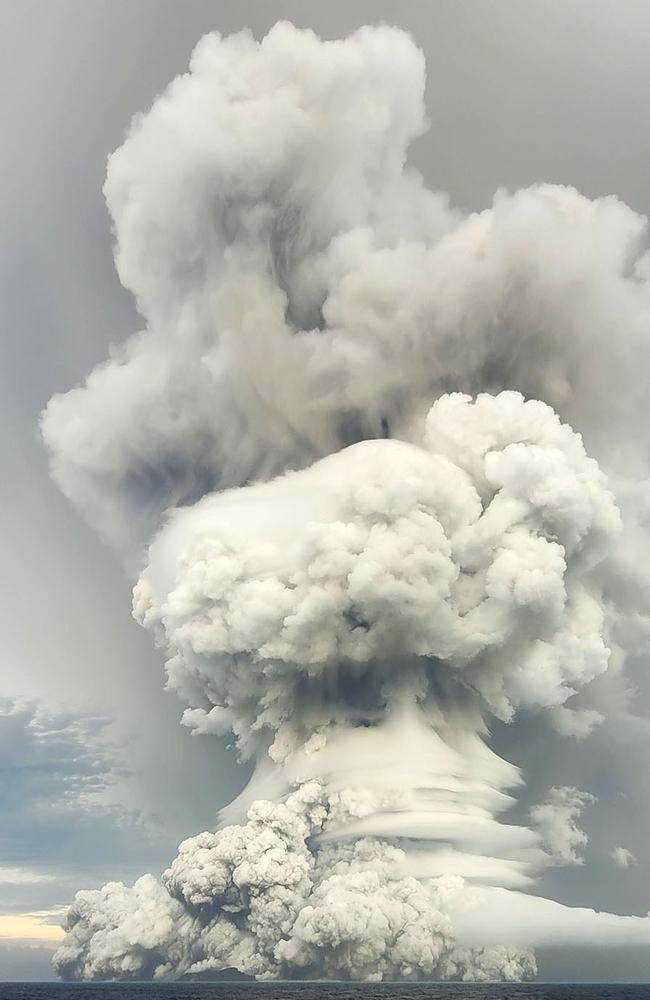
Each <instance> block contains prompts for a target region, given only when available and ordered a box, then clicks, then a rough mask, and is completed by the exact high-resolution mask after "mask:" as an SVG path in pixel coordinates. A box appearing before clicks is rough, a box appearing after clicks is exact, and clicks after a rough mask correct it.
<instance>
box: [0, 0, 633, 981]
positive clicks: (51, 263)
mask: <svg viewBox="0 0 650 1000" xmlns="http://www.w3.org/2000/svg"><path fill="white" fill-rule="evenodd" d="M282 18H288V19H290V20H292V21H294V23H296V24H298V25H300V26H306V27H311V28H313V29H314V30H316V31H317V32H318V33H319V34H321V35H322V36H323V37H326V38H334V37H337V36H340V35H343V34H347V33H348V32H349V31H350V30H352V29H354V28H356V27H358V26H359V25H361V24H364V23H368V22H377V21H381V20H384V21H387V22H390V23H393V24H397V25H398V26H400V27H402V28H405V29H407V30H409V31H411V32H412V34H413V35H414V37H415V39H416V41H417V43H418V44H419V45H420V47H421V48H422V49H423V50H424V53H425V56H426V60H427V68H428V88H427V105H428V113H429V117H430V120H431V130H430V132H429V133H428V135H427V136H425V137H424V138H423V139H421V140H419V141H418V143H417V144H416V146H415V148H414V150H413V156H412V160H413V162H414V163H415V164H416V165H417V166H418V167H419V168H420V170H421V171H422V172H423V173H424V175H425V178H426V180H427V183H428V185H429V186H432V187H436V188H441V189H443V190H446V191H449V192H450V194H451V198H452V202H453V203H455V204H457V205H459V206H460V207H461V208H463V209H468V210H474V209H479V208H482V207H485V206H487V205H488V204H489V203H490V201H491V199H492V196H493V194H494V192H495V190H496V189H497V188H499V187H507V188H509V189H515V188H519V187H524V186H527V185H529V184H531V183H533V182H535V181H553V182H558V183H565V184H572V185H575V186H576V187H578V188H579V189H580V190H581V191H582V192H583V193H584V194H586V195H588V196H590V197H595V196H598V195H603V194H610V193H616V194H617V195H619V196H620V197H621V198H622V199H623V200H625V201H626V202H628V204H630V205H631V206H632V207H633V208H634V209H636V210H637V211H640V212H643V213H648V212H650V170H649V167H650V127H649V125H650V122H649V114H648V110H647V106H648V93H649V92H650V60H648V50H649V46H650V5H648V3H647V2H646V0H563V2H558V0H431V2H423V0H415V2H411V0H400V2H399V3H395V2H392V3H389V2H386V0H372V2H370V0H368V2H366V0H343V2H339V0H329V2H328V3H326V4H325V3H324V4H315V3H311V2H305V0H294V2H279V0H278V2H264V0H236V2H224V0H137V2H133V0H0V40H1V41H0V45H2V47H3V52H2V58H1V59H0V73H1V74H3V78H2V80H1V86H0V95H1V96H0V101H1V102H2V136H3V142H2V159H1V168H0V169H1V170H2V191H3V224H2V227H1V230H0V240H1V241H2V242H1V246H0V287H1V294H0V303H1V309H2V327H1V330H2V336H1V342H0V351H1V356H0V357H1V361H0V379H1V380H2V387H1V392H0V406H1V407H2V415H1V419H0V449H1V451H2V465H1V467H2V470H3V475H2V481H1V485H0V509H1V512H2V549H3V555H4V565H5V577H4V578H5V586H4V588H3V596H2V601H1V602H0V629H1V633H2V637H3V642H2V668H1V673H0V803H1V806H0V808H2V811H3V814H2V822H1V823H0V980H2V979H6V978H39V977H48V976H49V975H50V972H49V965H48V962H49V954H50V951H51V947H52V941H51V938H52V937H53V934H54V933H55V932H52V931H51V930H50V928H51V927H52V926H53V924H54V923H55V922H56V921H57V920H58V919H60V908H61V907H62V906H63V905H64V904H65V903H66V902H67V901H68V900H69V899H70V897H71V895H72V893H73V892H74V891H75V890H76V889H77V888H80V887H82V886H94V885H97V884H99V883H101V882H102V881H104V880H106V879H108V878H112V879H115V878H119V879H132V878H133V877H134V876H136V875H137V874H139V873H140V872H142V871H144V870H153V871H159V870H160V869H161V868H162V867H163V866H164V864H165V862H166V860H168V859H169V858H170V857H171V856H172V854H173V852H174V850H175V847H176V844H177V842H178V840H179V839H181V838H182V837H183V836H186V835H188V834H190V833H194V832H196V831H197V830H198V829H203V828H204V827H206V826H209V825H210V824H211V823H212V822H213V820H214V815H215V813H216V810H217V809H218V807H219V806H220V805H221V804H223V803H225V802H226V801H228V800H229V799H230V798H231V797H232V795H233V793H234V792H235V791H236V790H237V789H238V788H239V787H240V786H241V785H242V784H243V783H244V781H245V778H246V771H245V769H239V768H235V765H234V760H233V757H232V754H230V753H229V752H228V751H227V749H226V748H225V745H222V744H219V742H218V741H217V740H216V739H214V738H209V739H208V738H203V739H202V738H193V737H192V736H191V735H190V734H189V732H188V731H187V730H186V729H183V728H182V727H180V726H179V725H178V717H179V715H180V709H179V706H178V704H177V703H176V702H175V700H174V699H173V697H172V696H169V695H165V694H164V693H163V691H162V658H161V656H160V654H159V653H157V652H156V651H155V650H154V649H153V648H152V646H151V642H150V639H149V637H148V636H147V635H146V634H145V633H144V632H142V630H140V629H139V628H138V626H137V625H136V624H135V623H134V622H133V620H132V619H131V614H130V601H131V599H130V583H129V581H128V580H127V578H126V577H125V576H124V575H123V573H122V570H121V568H120V566H119V564H118V562H117V560H116V559H115V557H114V556H113V555H112V554H111V552H110V551H108V550H107V549H105V548H104V547H103V546H102V544H101V543H100V542H99V541H98V540H97V538H96V537H95V535H94V534H93V533H92V532H91V531H90V530H89V529H88V528H87V527H86V526H85V525H84V524H83V522H82V521H81V520H80V519H79V517H78V515H77V514H76V513H75V512H74V511H73V510H72V509H71V508H70V507H69V506H68V504H67V502H66V501H65V500H64V499H63V498H62V497H61V495H60V494H59V493H58V491H57V490H56V488H55V487H54V485H53V484H52V483H51V482H50V479H49V477H48V471H47V461H46V456H45V454H44V451H43V448H42V445H41V443H40V440H39V436H38V430H37V421H38V415H39V412H40V411H41V409H42V408H43V406H44V405H45V404H46V402H47V400H48V399H49V398H50V396H51V395H52V394H53V393H55V392H59V391H64V390H66V389H68V388H70V387H71V386H73V385H75V384H77V383H79V382H80V381H81V380H82V379H83V378H84V377H85V375H86V374H87V373H88V372H89V371H90V369H91V368H92V366H93V365H94V364H96V363H97V362H98V361H100V360H101V359H102V358H103V357H105V356H106V354H107V352H108V350H109V347H110V345H111V343H116V342H119V341H120V340H121V339H123V338H124V337H125V336H126V335H127V334H129V333H131V332H132V331H133V330H134V329H137V328H138V323H139V320H138V317H137V314H136V312H135V309H134V306H133V303H132V302H131V300H130V297H129V296H128V295H127V294H126V293H125V292H124V291H123V290H122V289H121V287H120V285H119V282H118V280H117V277H116V275H115V272H114V268H113V262H112V256H111V234H110V228H109V220H108V216H107V212H106V209H105V206H104V202H103V198H102V194H101V188H102V184H103V180H104V174H105V164H106V157H107V155H108V154H109V153H110V152H111V151H112V150H113V149H114V148H115V147H116V146H118V145H119V144H120V142H121V140H122V137H123V134H124V131H125V129H126V126H127V125H128V122H129V119H130V117H131V116H132V114H133V113H135V112H136V111H138V110H143V109H146V108H147V107H148V106H149V105H150V104H151V101H152V100H153V98H154V97H155V95H156V94H157V93H158V92H159V91H160V90H161V89H162V88H163V86H164V85H165V84H166V83H167V82H168V81H169V80H170V79H171V78H172V77H173V76H174V75H176V74H177V73H179V72H182V71H184V70H185V68H186V66H187V62H188V58H189V54H190V52H191V49H192V47H193V46H194V44H195V43H196V41H197V40H198V38H199V37H200V36H201V35H202V34H204V33H205V32H207V31H210V30H218V31H220V32H222V33H228V32H231V31H236V30H238V29H241V28H243V27H250V28H252V29H253V31H254V32H255V34H256V35H257V36H258V37H259V36H261V35H263V34H264V33H265V32H266V31H267V30H268V28H269V27H270V26H271V25H272V24H273V23H274V22H275V21H276V20H278V19H282ZM526 724H527V725H528V724H529V726H530V729H529V733H530V735H529V738H528V739H527V748H526V757H527V759H525V760H522V759H521V754H520V758H519V759H518V761H517V763H519V764H521V765H523V766H524V768H525V769H526V772H527V776H528V779H529V787H528V795H529V798H530V801H534V800H535V796H536V795H538V793H539V792H540V789H541V788H542V787H543V786H545V785H548V784H549V783H552V782H553V760H552V754H551V755H550V756H551V759H548V756H547V757H546V759H545V760H544V761H543V762H541V761H540V760H539V759H538V757H539V754H537V755H536V747H538V746H539V745H540V744H541V740H537V737H536V728H535V726H536V725H539V724H538V723H535V724H533V723H528V722H527V723H526ZM495 739H496V741H497V748H498V749H500V750H503V751H504V752H505V754H506V755H507V747H508V742H509V740H510V739H511V734H509V733H508V732H505V731H504V732H497V733H495ZM519 743H520V744H521V740H519ZM545 745H546V744H545ZM605 750H607V752H605ZM647 750H648V744H647V741H644V739H643V736H642V737H641V738H640V740H639V741H637V742H635V743H633V744H630V745H627V744H626V745H625V746H621V745H617V746H613V747H605V746H604V745H603V741H601V742H600V743H598V744H597V745H596V749H595V750H594V749H593V748H592V750H591V751H590V752H589V753H588V754H585V755H584V756H583V757H582V758H581V759H576V761H575V763H574V765H573V768H574V771H575V774H570V773H569V774H567V769H566V762H565V767H564V770H563V773H562V781H563V782H564V783H567V782H569V783H570V782H572V781H575V782H576V783H578V784H579V785H580V787H585V788H588V790H589V791H592V792H593V793H594V794H596V795H598V797H599V804H598V806H595V807H594V809H593V815H592V819H591V820H590V817H589V815H587V816H586V818H585V827H586V829H587V830H588V832H589V834H590V845H589V850H588V852H587V864H586V865H585V866H583V867H582V868H577V869H573V870H570V871H568V872H567V871H563V872H561V873H559V874H556V875H553V874H549V876H548V877H547V879H546V880H545V883H544V888H545V890H546V891H547V892H548V893H549V894H552V895H555V896H556V898H559V899H565V900H567V901H571V902H572V903H576V904H584V905H589V906H596V907H603V908H605V907H606V908H609V909H611V910H614V911H620V912H628V913H631V912H635V913H644V912H647V910H648V908H649V907H650V892H648V891H647V890H646V889H645V888H644V884H645V886H647V885H650V878H649V877H648V875H649V869H648V866H647V862H646V863H644V862H643V860H642V859H643V856H644V853H645V854H646V855H647V849H646V845H647V842H648V833H649V832H650V809H649V808H648V802H647V798H648V797H647V796H646V801H645V802H637V801H630V793H629V790H628V787H627V785H626V775H627V774H628V771H629V769H628V770H626V767H625V762H626V761H627V760H629V758H630V757H631V756H632V757H634V758H637V759H639V760H640V762H641V763H640V764H639V768H640V767H642V766H644V765H643V761H644V760H647V759H648V757H647ZM557 752H558V753H560V752H561V751H560V750H558V751H557ZM2 782H6V787H5V786H4V785H2V784H1V783H2ZM170 788H171V789H172V790H173V794H171V795H170ZM525 804H526V803H525V802H524V804H523V805H522V808H524V807H525ZM621 828H623V829H624V831H625V835H626V836H627V838H628V840H627V841H626V842H629V846H630V849H631V850H632V851H633V852H634V853H635V854H636V855H637V857H638V858H639V865H638V866H637V867H635V868H634V869H629V870H627V871H622V870H620V869H616V868H615V867H614V866H613V865H612V864H611V861H609V860H608V849H609V845H610V844H611V843H612V842H617V841H616V839H615V838H616V837H617V836H619V833H620V831H621ZM540 959H541V961H540V971H541V974H542V977H543V978H562V976H563V975H564V974H565V973H566V970H567V969H568V968H569V967H570V968H571V973H572V975H573V976H574V977H575V976H582V978H586V979H592V980H593V979H597V978H600V977H606V978H613V979H625V978H644V977H645V978H648V977H650V957H647V956H644V955H638V954H635V955H633V956H632V955H631V954H630V955H626V954H625V953H623V954H620V953H619V954H614V953H612V954H605V953H602V954H599V955H598V956H594V955H593V954H590V955H589V956H588V957H587V956H576V955H574V956H572V957H571V959H570V962H571V963H572V964H569V960H568V959H567V958H566V957H564V958H560V957H558V956H544V955H541V956H540Z"/></svg>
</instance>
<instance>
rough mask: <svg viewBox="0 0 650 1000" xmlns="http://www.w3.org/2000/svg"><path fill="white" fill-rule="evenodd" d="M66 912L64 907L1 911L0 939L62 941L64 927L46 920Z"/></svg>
mask: <svg viewBox="0 0 650 1000" xmlns="http://www.w3.org/2000/svg"><path fill="white" fill-rule="evenodd" d="M64 913H65V910H64V909H56V910H40V911H37V912H34V913H0V941H49V942H53V943H54V942H57V941H61V940H62V938H63V928H62V927H58V926H57V925H56V924H48V923H46V922H45V921H46V920H48V919H51V918H52V917H58V916H60V917H63V914H64Z"/></svg>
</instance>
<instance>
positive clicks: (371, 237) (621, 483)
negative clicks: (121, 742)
mask: <svg viewBox="0 0 650 1000" xmlns="http://www.w3.org/2000/svg"><path fill="white" fill-rule="evenodd" d="M423 91H424V65H423V59H422V56H421V54H420V52H419V51H418V50H417V49H416V48H415V46H414V44H413V42H412V41H411V40H410V38H409V37H408V36H407V35H405V34H403V33H402V32H400V31H398V30H396V29H391V28H386V27H383V28H364V29H362V30H361V31H359V32H357V33H356V34H354V35H352V36H351V37H350V38H348V39H346V40H344V41H336V42H321V41H320V40H319V39H318V38H317V37H316V36H315V35H313V34H312V33H311V32H305V31H298V30H296V29H295V28H293V27H292V26H291V25H288V24H279V25H277V26H276V27H275V28H274V29H273V30H272V31H271V32H270V33H269V35H268V36H267V37H266V38H265V39H263V40H262V41H261V42H260V43H258V42H256V41H255V40H254V39H253V38H252V37H251V36H250V35H249V34H248V33H242V34H239V35H236V36H233V37H230V38H225V39H224V38H221V37H220V36H218V35H216V34H214V35H208V36H206V37H205V38H204V39H202V41H201V42H200V43H199V45H198V46H197V48H196V50H195V52H194V54H193V56H192V62H191V67H190V72H189V73H188V74H187V75H185V76H182V77H179V78H178V79H177V80H175V81H174V82H173V83H172V84H171V86H170V87H169V89H168V90H167V91H166V93H165V94H163V95H162V96H161V97H160V98H159V99H158V100H157V101H156V102H155V104H154V105H153V107H152V108H151V110H150V111H149V112H148V113H147V114H146V115H144V116H140V117H138V118H136V119H135V120H134V122H133V124H132V127H131V131H130V133H129V136H128V138H127V140H126V142H125V143H124V145H123V146H122V147H121V148H120V149H119V150H118V151H117V152H116V153H114V154H113V156H112V157H111V159H110V161H109V169H108V178H107V181H106V187H105V193H106V198H107V201H108V205H109V208H110V211H111V214H112V216H113V220H114V223H115V232H116V237H117V247H116V262H117V267H118V270H119V274H120V278H121V280H122V282H123V283H124V285H125V286H126V287H127V288H129V289H130V290H131V291H132V292H133V293H134V295H135V296H136V299H137V303H138V307H139V309H140V312H141V313H142V315H143V316H144V318H145V321H146V326H145V329H144V330H143V331H142V332H141V333H139V334H137V335H135V336H134V337H132V338H131V339H130V340H128V341H127V342H126V343H125V344H124V345H123V346H122V347H121V348H120V349H119V350H118V351H116V352H115V354H114V355H113V356H112V357H111V359H110V360H109V361H108V362H106V363H105V364H103V365H101V366H99V367H98V368H97V369H96V370H95V371H94V372H93V373H92V374H91V375H90V377H89V378H88V381H87V383H86V385H85V386H83V387H81V388H77V389H74V390H72V391H71V392H69V393H67V394H65V395H63V396H58V397H55V398H54V399H53V400H52V401H51V403H50V404H49V406H48V408H47V410H46V412H45V415H44V418H43V425H42V426H43V434H44V438H45V441H46V443H47V445H48V447H49V449H50V452H51V456H52V468H53V473H54V475H55V477H56V479H57V481H58V482H59V484H60V486H61V488H62V489H63V491H64V492H65V493H66V494H67V495H68V496H69V497H70V499H71V500H72V501H73V502H74V503H75V504H76V505H77V506H78V507H79V508H80V510H81V511H82V512H83V514H84V515H85V516H86V517H87V518H88V520H89V521H90V522H91V523H92V524H94V525H95V526H96V527H97V528H98V530H99V531H100V532H102V534H103V535H104V536H105V537H106V538H108V539H109V540H110V541H111V542H112V543H113V544H115V545H116V546H117V547H118V548H119V549H120V550H121V552H122V553H123V555H124V558H125V560H126V562H127V565H128V566H129V567H130V569H131V570H133V571H134V572H135V574H136V575H139V579H138V582H137V584H136V586H135V590H134V611H135V615H136V618H137V619H138V620H139V621H140V622H141V623H142V624H143V625H144V626H145V627H146V628H148V629H150V630H151V632H152V633H153V635H154V637H155V639H156V642H157V643H159V644H160V645H161V646H162V647H163V648H165V649H166V650H167V651H168V662H167V672H168V687H169V688H170V689H172V690H174V691H175V692H177V694H178V695H179V696H180V698H181V699H182V700H183V701H184V702H185V704H186V705H187V708H186V710H185V712H184V715H183V722H184V724H185V725H187V726H190V727H191V728H193V729H194V730H195V731H197V732H199V733H220V734H222V733H226V732H229V731H231V732H232V733H233V734H234V738H235V740H236V743H237V746H238V747H239V750H240V752H241V755H242V757H244V758H252V759H253V760H254V761H255V771H254V775H253V778H252V780H251V782H250V784H249V785H248V787H247V788H246V789H245V790H244V792H243V793H242V794H241V795H240V797H239V798H238V799H237V800H236V801H235V802H234V803H232V804H231V805H230V806H229V807H228V808H227V809H226V810H224V811H223V812H222V815H221V820H220V826H219V828H218V829H217V832H214V833H201V834H199V836H197V837H192V838H190V839H189V840H187V841H185V842H184V843H183V844H181V847H180V850H179V854H178V856H177V858H176V859H174V861H173V862H172V864H171V866H170V868H169V869H168V870H167V871H166V872H165V873H164V874H163V876H162V879H161V880H158V879H155V878H153V877H152V876H150V875H145V876H143V877H142V878H141V879H139V880H138V881H137V882H136V884H135V885H134V886H133V887H132V888H127V887H125V886H124V885H122V884H119V883H112V884H109V885H106V886H104V888H103V889H100V890H98V891H92V892H80V893H79V894H78V896H77V898H76V900H75V902H74V903H73V905H72V908H71V910H70V914H69V918H68V935H67V937H66V940H65V942H64V943H63V945H62V946H61V948H60V949H59V951H58V953H57V955H56V957H55V963H56V965H57V967H58V969H59V971H60V973H61V974H62V975H63V976H64V977H68V978H112V977H134V978H143V977H146V976H156V977H160V976H175V975H180V974H184V973H192V972H199V971H205V970H220V969H227V968H235V969H238V970H240V971H242V972H244V973H247V974H250V975H253V976H257V977H260V978H273V977H277V976H286V977H292V976H294V977H335V978H352V979H369V978H370V979H375V978H382V977H388V978H418V977H420V978H428V979H430V978H437V977H440V978H453V977H460V978H465V979H502V978H504V979H519V978H522V977H524V976H527V975H534V973H535V961H534V956H533V952H532V950H531V949H532V948H534V947H535V946H538V945H540V946H541V945H552V944H568V945H587V944H589V945H596V946H600V945H611V944H627V945H630V944H644V945H648V944H650V920H648V919H646V918H639V917H619V916H614V915H610V914H606V913H595V912H594V911H589V910H579V909H572V908H569V907H565V906H562V905H560V904H558V903H554V902H552V901H550V900H546V899H543V898H541V897H538V896H535V895H531V894H530V893H529V892H527V891H526V890H527V888H529V887H530V886H531V884H532V882H533V879H534V876H535V873H536V872H539V871H541V870H542V869H543V868H544V867H545V866H547V865H549V864H552V863H565V864H566V863H575V862H579V861H580V856H579V850H580V847H581V846H582V844H583V843H584V841H585V839H586V838H585V835H584V834H583V833H582V831H581V830H580V829H579V827H578V826H577V825H576V822H577V819H578V817H579V815H580V812H581V810H582V808H583V807H584V806H585V805H586V804H587V803H588V802H589V800H590V796H588V795H586V794H585V793H583V792H581V791H580V790H578V789H575V788H570V787H565V788H554V789H552V790H551V792H550V793H549V798H548V799H547V801H545V802H544V803H542V804H540V805H539V806H537V807H535V809H533V810H532V811H531V827H530V828H527V827H523V826H513V825H508V824H507V823H504V822H501V821H500V820H499V818H498V817H499V814H500V813H501V812H503V811H504V810H506V809H507V808H508V807H509V806H510V805H511V804H512V801H513V800H512V798H511V797H510V795H509V794H508V789H509V788H513V787H515V786H516V785H517V784H519V783H520V782H521V777H520V775H519V772H518V770H517V768H516V767H514V766H513V765H511V764H508V763H506V762H505V761H503V760H501V759H500V758H499V757H497V756H496V755H495V754H494V753H493V752H492V751H491V750H490V749H489V748H488V747H487V745H486V743H485V742H484V739H485V736H486V726H485V722H484V719H487V718H489V717H490V716H491V715H492V716H496V717H497V718H498V719H501V720H505V721H508V720H510V719H512V717H513V716H514V714H515V713H516V712H517V710H518V709H519V708H525V709H527V710H530V711H539V712H545V713H548V714H549V716H550V718H551V719H552V721H553V723H554V725H555V726H556V728H557V729H558V731H559V732H561V733H563V734H572V735H574V736H584V735H586V734H587V733H588V732H589V730H590V729H591V728H592V727H593V726H594V725H597V724H598V722H599V721H600V720H601V716H600V715H599V713H598V712H596V711H594V710H593V709H589V708H587V707H584V706H581V704H580V696H579V692H580V691H581V689H583V688H584V687H585V686H587V685H588V684H589V683H590V682H591V681H593V680H594V679H595V678H597V677H598V676H599V675H602V674H603V673H604V672H605V671H607V670H608V669H610V670H612V669H613V670H621V669H622V666H623V664H624V660H625V655H626V642H627V641H628V640H629V641H633V643H634V649H635V651H638V650H639V649H640V648H643V644H644V643H645V642H646V636H647V635H648V632H649V625H650V617H649V615H648V612H649V610H650V608H649V606H648V594H649V593H650V588H648V585H647V578H646V577H644V575H643V574H644V573H645V572H646V569H645V564H644V561H643V560H642V559H640V558H639V553H640V552H641V551H642V549H641V548H640V546H642V545H643V544H644V543H643V542H642V539H643V519H644V517H645V514H646V511H647V509H648V500H649V499H650V490H649V488H648V481H647V466H646V455H645V454H644V453H643V451H642V450H641V448H640V442H643V441H648V440H650V435H649V434H648V426H647V424H648V416H647V412H648V411H647V406H646V405H645V400H646V399H647V396H646V393H647V391H648V385H647V380H648V372H650V366H649V365H648V358H649V349H648V345H649V340H648V329H649V327H648V320H649V318H650V280H649V279H650V257H648V256H643V255H641V245H642V239H643V237H644V232H645V220H644V219H642V218H640V217H639V216H637V215H635V214H634V213H633V212H632V211H631V210H630V209H628V208H626V207H625V206H624V205H622V204H620V203H619V202H617V201H616V200H615V199H613V198H606V199H601V200H599V201H595V202H590V201H588V200H586V199H585V198H583V197H581V196H580V195H579V194H578V193H577V192H576V191H574V190H571V189H567V188H560V187H551V186H545V187H536V188H533V189H530V190H527V191H521V192H519V193H517V194H515V195H508V194H506V193H499V194H498V195H497V197H496V199H495V202H494V205H493V207H492V208H491V209H489V210H487V211H485V212H483V213H481V214H479V215H473V216H470V217H467V218H463V217H462V216H461V215H460V214H459V213H456V212H453V211H452V210H450V209H449V207H448V205H447V201H446V199H445V198H443V197H441V196H439V195H437V194H434V193H432V192H430V191H428V190H427V189H426V188H425V186H424V184H423V181H422V178H421V177H420V175H419V174H418V173H417V172H416V171H415V170H413V169H412V168H410V167H408V166H406V163H405V160H406V149H407V147H408V145H409V143H410V141H411V140H412V139H413V138H414V137H416V136H417V135H418V134H420V133H421V132H422V131H423V129H424V110H423ZM573 428H575V429H573ZM587 452H589V453H590V454H591V455H593V456H595V457H589V454H588V453H587ZM646 564H647V563H646Z"/></svg>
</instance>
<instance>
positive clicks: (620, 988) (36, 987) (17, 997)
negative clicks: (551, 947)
mask: <svg viewBox="0 0 650 1000" xmlns="http://www.w3.org/2000/svg"><path fill="white" fill-rule="evenodd" d="M0 1000H650V984H645V983H634V984H627V983H621V984H616V983H569V984H564V983H525V984H524V983H485V984H478V983H412V984H411V983H277V982H276V983H83V984H79V983H0Z"/></svg>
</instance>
